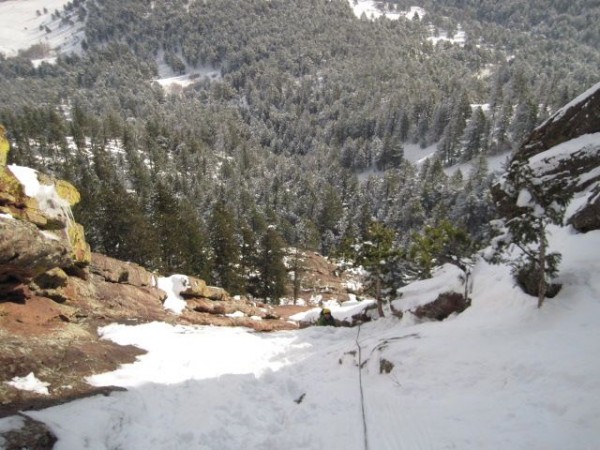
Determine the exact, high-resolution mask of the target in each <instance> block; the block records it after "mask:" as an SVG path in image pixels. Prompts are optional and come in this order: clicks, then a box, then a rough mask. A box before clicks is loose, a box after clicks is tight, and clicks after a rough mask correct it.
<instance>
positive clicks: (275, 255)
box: [257, 225, 287, 304]
mask: <svg viewBox="0 0 600 450" xmlns="http://www.w3.org/2000/svg"><path fill="white" fill-rule="evenodd" d="M283 247H284V242H283V239H282V238H281V235H280V234H279V232H278V231H277V229H276V228H275V227H274V226H272V225H271V226H269V227H267V230H266V232H265V234H264V236H263V237H262V239H261V242H260V251H259V255H258V264H257V267H258V269H259V271H260V277H259V294H260V296H261V297H262V298H264V299H267V300H268V301H269V302H270V303H274V304H278V303H279V299H280V298H281V297H282V296H283V295H284V294H285V282H286V274H287V272H286V268H285V265H284V264H283V257H284V249H283Z"/></svg>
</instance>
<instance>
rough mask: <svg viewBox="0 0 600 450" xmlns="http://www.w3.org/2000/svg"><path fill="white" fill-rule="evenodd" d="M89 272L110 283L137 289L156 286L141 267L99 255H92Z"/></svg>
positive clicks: (150, 276)
mask: <svg viewBox="0 0 600 450" xmlns="http://www.w3.org/2000/svg"><path fill="white" fill-rule="evenodd" d="M90 272H91V273H94V274H97V275H100V276H101V277H103V278H104V279H105V280H106V281H109V282H111V283H124V284H131V285H133V286H138V287H147V286H156V277H155V276H154V275H153V274H152V273H150V272H148V271H147V270H146V269H144V268H143V267H142V266H140V265H138V264H134V263H130V262H123V261H119V260H116V259H114V258H109V257H108V256H104V255H101V254H99V253H92V261H91V264H90Z"/></svg>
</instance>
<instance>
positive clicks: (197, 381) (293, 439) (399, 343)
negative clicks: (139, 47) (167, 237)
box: [0, 228, 600, 450]
mask: <svg viewBox="0 0 600 450" xmlns="http://www.w3.org/2000/svg"><path fill="white" fill-rule="evenodd" d="M550 242H551V247H552V248H553V249H555V250H558V251H560V252H562V253H563V262H562V265H561V275H560V279H559V282H561V283H563V285H564V287H563V289H562V291H561V292H560V294H559V295H558V297H556V298H555V299H550V300H547V301H546V303H545V304H544V306H543V307H542V308H541V309H539V310H538V309H537V308H536V299H535V298H533V297H529V296H527V295H525V294H523V293H522V292H521V291H520V290H519V289H518V288H516V287H515V286H514V283H513V281H512V278H511V276H510V273H509V269H508V268H507V267H503V266H489V265H488V264H487V263H485V262H483V261H480V262H479V263H478V264H477V265H476V267H475V270H474V272H473V290H472V300H473V302H472V306H471V307H470V308H469V309H467V310H466V311H465V312H464V313H462V314H460V315H458V316H454V317H451V318H449V319H447V320H445V321H444V322H423V323H419V322H418V321H416V320H415V319H414V318H412V317H411V315H409V314H407V315H405V317H404V318H403V319H401V320H399V319H396V318H392V317H388V318H385V319H382V320H377V321H374V322H370V323H365V324H363V325H362V326H361V327H360V328H331V327H313V328H309V329H304V330H297V331H286V332H277V333H269V334H265V333H256V332H253V331H251V330H248V329H242V328H217V327H184V326H172V325H168V324H164V323H152V324H147V325H139V326H126V325H110V326H108V327H106V328H104V329H102V334H103V336H104V337H105V338H106V339H111V340H113V341H115V342H117V343H119V344H123V345H125V344H133V345H136V346H139V347H141V348H144V349H146V350H148V353H147V354H145V355H143V356H140V357H139V358H138V362H136V363H134V364H128V365H124V366H122V367H121V368H120V369H118V370H116V371H115V372H112V373H105V374H99V375H96V376H93V377H91V378H90V380H89V381H90V383H92V384H94V385H116V386H123V387H126V388H127V389H128V391H127V392H115V393H113V394H111V395H110V396H108V397H104V396H97V397H93V398H88V399H83V400H78V401H75V402H71V403H68V404H65V405H61V406H56V407H53V408H49V409H46V410H43V411H37V412H26V414H27V415H29V416H31V417H33V418H35V419H37V420H41V421H43V422H45V423H46V424H48V425H49V426H50V428H51V429H52V430H53V431H54V432H55V433H56V434H57V436H58V437H59V441H58V443H57V444H56V447H55V448H56V449H58V450H60V449H66V450H79V449H116V448H126V449H140V450H141V449H144V450H146V449H215V450H217V449H218V450H226V449H232V450H233V449H240V448H246V449H281V448H288V449H315V450H320V449H324V448H330V449H345V450H354V449H357V450H358V449H363V448H366V447H365V434H364V433H365V431H366V440H367V442H368V448H370V449H378V450H397V449H406V450H417V449H444V448H456V449H477V450H479V449H498V450H500V449H502V450H504V449H524V450H525V449H527V450H531V449H539V450H546V449H570V450H584V449H590V450H591V449H595V448H598V444H599V443H600V407H599V403H598V399H600V327H598V317H600V279H599V278H598V277H597V274H598V273H599V271H600V258H599V257H598V253H597V249H598V248H600V232H599V231H594V232H590V233H587V234H585V235H582V234H576V233H574V232H573V230H572V229H570V228H553V229H552V235H551V240H550ZM453 277H455V274H453V273H452V270H443V271H441V272H440V273H439V278H436V279H433V280H431V281H430V282H429V283H428V282H425V283H424V282H420V283H421V284H420V285H419V286H413V287H414V288H416V287H418V289H411V288H405V291H406V292H405V296H403V297H401V298H400V299H399V300H397V301H396V303H397V306H401V305H402V303H403V302H406V305H405V306H408V303H409V302H410V303H414V302H418V296H419V293H420V292H421V293H422V295H427V294H430V293H431V292H432V291H435V290H439V289H441V288H443V286H442V287H440V279H442V280H445V281H444V283H442V284H447V285H451V284H453V283H454V281H452V280H450V279H449V278H453ZM311 313H312V312H309V313H308V314H311ZM334 313H335V311H334ZM357 343H358V344H360V349H359V347H358V345H357ZM359 355H360V356H359ZM359 358H360V360H359ZM382 359H385V360H387V361H389V362H391V363H392V364H393V365H394V367H393V369H392V371H391V372H390V373H385V372H383V373H380V362H381V361H382ZM359 362H360V363H363V364H364V366H363V368H362V373H361V372H360V370H359V366H358V364H359ZM40 382H43V380H41V381H40ZM361 383H362V395H361ZM50 389H52V386H50ZM363 402H364V403H363ZM363 408H364V421H365V422H364V423H365V424H366V426H365V427H364V426H363ZM21 423H22V422H21V421H19V420H17V419H15V418H6V419H2V420H0V430H5V429H7V428H9V429H10V428H18V427H19V426H20V424H21Z"/></svg>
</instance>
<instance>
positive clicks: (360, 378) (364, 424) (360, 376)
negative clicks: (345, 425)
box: [356, 323, 369, 450]
mask: <svg viewBox="0 0 600 450" xmlns="http://www.w3.org/2000/svg"><path fill="white" fill-rule="evenodd" d="M360 326H361V324H360V323H359V324H358V333H356V346H357V347H358V385H359V387H360V407H361V410H362V422H363V436H364V444H365V450H369V437H368V436H369V435H368V430H367V418H366V415H365V394H364V392H363V383H362V349H361V347H360V343H359V342H358V337H359V336H360Z"/></svg>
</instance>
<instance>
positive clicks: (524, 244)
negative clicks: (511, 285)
mask: <svg viewBox="0 0 600 450" xmlns="http://www.w3.org/2000/svg"><path fill="white" fill-rule="evenodd" d="M567 187H568V186H567V181H565V180H564V179H561V178H560V177H556V178H552V179H547V180H544V182H543V183H541V182H540V180H539V179H538V177H537V176H536V174H535V172H534V170H533V169H532V168H531V166H530V165H529V164H528V161H520V160H515V161H513V163H512V164H511V166H510V167H509V169H508V171H507V174H506V183H505V185H504V187H503V189H504V191H505V192H507V194H508V195H509V196H510V197H509V198H513V199H514V201H515V204H516V206H517V207H518V208H519V212H518V213H517V214H516V215H515V216H514V217H512V218H510V219H508V220H506V221H505V223H504V226H505V229H504V234H502V235H501V236H499V237H497V238H496V239H495V241H494V248H495V252H494V254H493V257H492V262H507V263H508V264H510V265H511V266H512V267H513V275H514V276H515V278H516V279H517V281H518V282H519V284H520V285H521V287H523V288H524V290H525V291H526V292H528V293H530V294H533V295H537V297H538V308H541V306H542V304H543V303H544V300H545V298H546V295H547V294H548V293H549V287H550V290H551V292H550V293H551V294H552V296H554V295H555V294H556V293H557V291H558V286H555V285H551V284H550V280H552V279H553V278H555V277H556V276H557V274H558V266H559V263H560V259H561V255H560V253H558V252H552V253H550V252H549V251H548V238H547V228H548V225H550V224H554V225H562V224H563V219H564V215H565V208H566V205H567V204H568V203H569V201H570V198H571V196H572V194H570V190H569V189H567ZM512 247H516V248H517V249H518V250H519V252H518V254H517V255H516V257H514V256H512V255H511V253H510V250H511V249H512Z"/></svg>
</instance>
